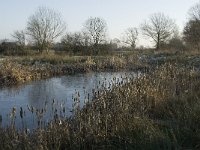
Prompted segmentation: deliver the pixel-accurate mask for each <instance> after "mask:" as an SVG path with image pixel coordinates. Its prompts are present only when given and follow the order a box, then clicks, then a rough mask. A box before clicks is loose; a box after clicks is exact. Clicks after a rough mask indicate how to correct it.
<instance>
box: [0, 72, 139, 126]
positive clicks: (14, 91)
mask: <svg viewBox="0 0 200 150" xmlns="http://www.w3.org/2000/svg"><path fill="white" fill-rule="evenodd" d="M139 75H140V72H137V73H134V72H126V73H125V72H101V73H94V72H92V73H86V74H76V75H68V76H61V77H53V78H50V79H45V80H38V81H33V82H31V83H29V84H26V85H23V86H19V87H12V88H3V89H1V90H0V126H2V127H7V126H10V125H14V126H15V127H16V128H17V129H25V128H28V129H34V128H38V127H45V126H46V125H47V124H48V122H50V121H51V120H53V119H54V118H55V116H57V117H58V116H59V117H69V116H71V115H73V109H74V107H75V105H76V104H77V102H78V104H79V106H80V108H81V107H83V105H84V104H85V103H86V102H88V101H91V100H92V99H93V96H94V93H97V91H102V90H110V89H111V88H112V86H113V85H116V84H118V83H125V82H128V81H129V80H130V79H133V78H136V77H138V76H139Z"/></svg>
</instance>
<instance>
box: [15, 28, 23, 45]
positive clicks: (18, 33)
mask: <svg viewBox="0 0 200 150" xmlns="http://www.w3.org/2000/svg"><path fill="white" fill-rule="evenodd" d="M12 37H13V38H14V39H15V40H16V41H17V43H18V44H19V45H20V46H25V41H26V38H25V32H24V31H23V30H21V31H19V30H17V31H15V32H14V33H13V34H12Z"/></svg>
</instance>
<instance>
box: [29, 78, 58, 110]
mask: <svg viewBox="0 0 200 150" xmlns="http://www.w3.org/2000/svg"><path fill="white" fill-rule="evenodd" d="M27 96H28V100H29V104H30V105H31V106H34V107H36V108H41V107H44V105H45V101H49V100H52V99H53V98H55V89H54V85H53V82H52V81H51V80H43V81H38V82H36V83H35V84H32V86H31V87H30V89H29V91H28V95H27Z"/></svg>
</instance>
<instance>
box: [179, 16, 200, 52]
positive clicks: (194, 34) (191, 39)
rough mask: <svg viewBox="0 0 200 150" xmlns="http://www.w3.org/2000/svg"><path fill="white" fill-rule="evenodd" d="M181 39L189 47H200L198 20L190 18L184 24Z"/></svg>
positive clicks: (199, 24)
mask: <svg viewBox="0 0 200 150" xmlns="http://www.w3.org/2000/svg"><path fill="white" fill-rule="evenodd" d="M183 39H184V41H185V42H186V44H187V45H189V46H190V47H193V48H197V49H200V20H190V21H189V22H188V23H187V24H186V26H185V27H184V30H183Z"/></svg>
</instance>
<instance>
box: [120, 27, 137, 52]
mask: <svg viewBox="0 0 200 150" xmlns="http://www.w3.org/2000/svg"><path fill="white" fill-rule="evenodd" d="M137 36H138V30H137V28H128V29H127V30H126V31H125V37H124V40H123V41H124V43H125V44H127V45H130V47H131V48H132V49H135V46H136V44H135V43H136V40H137Z"/></svg>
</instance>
